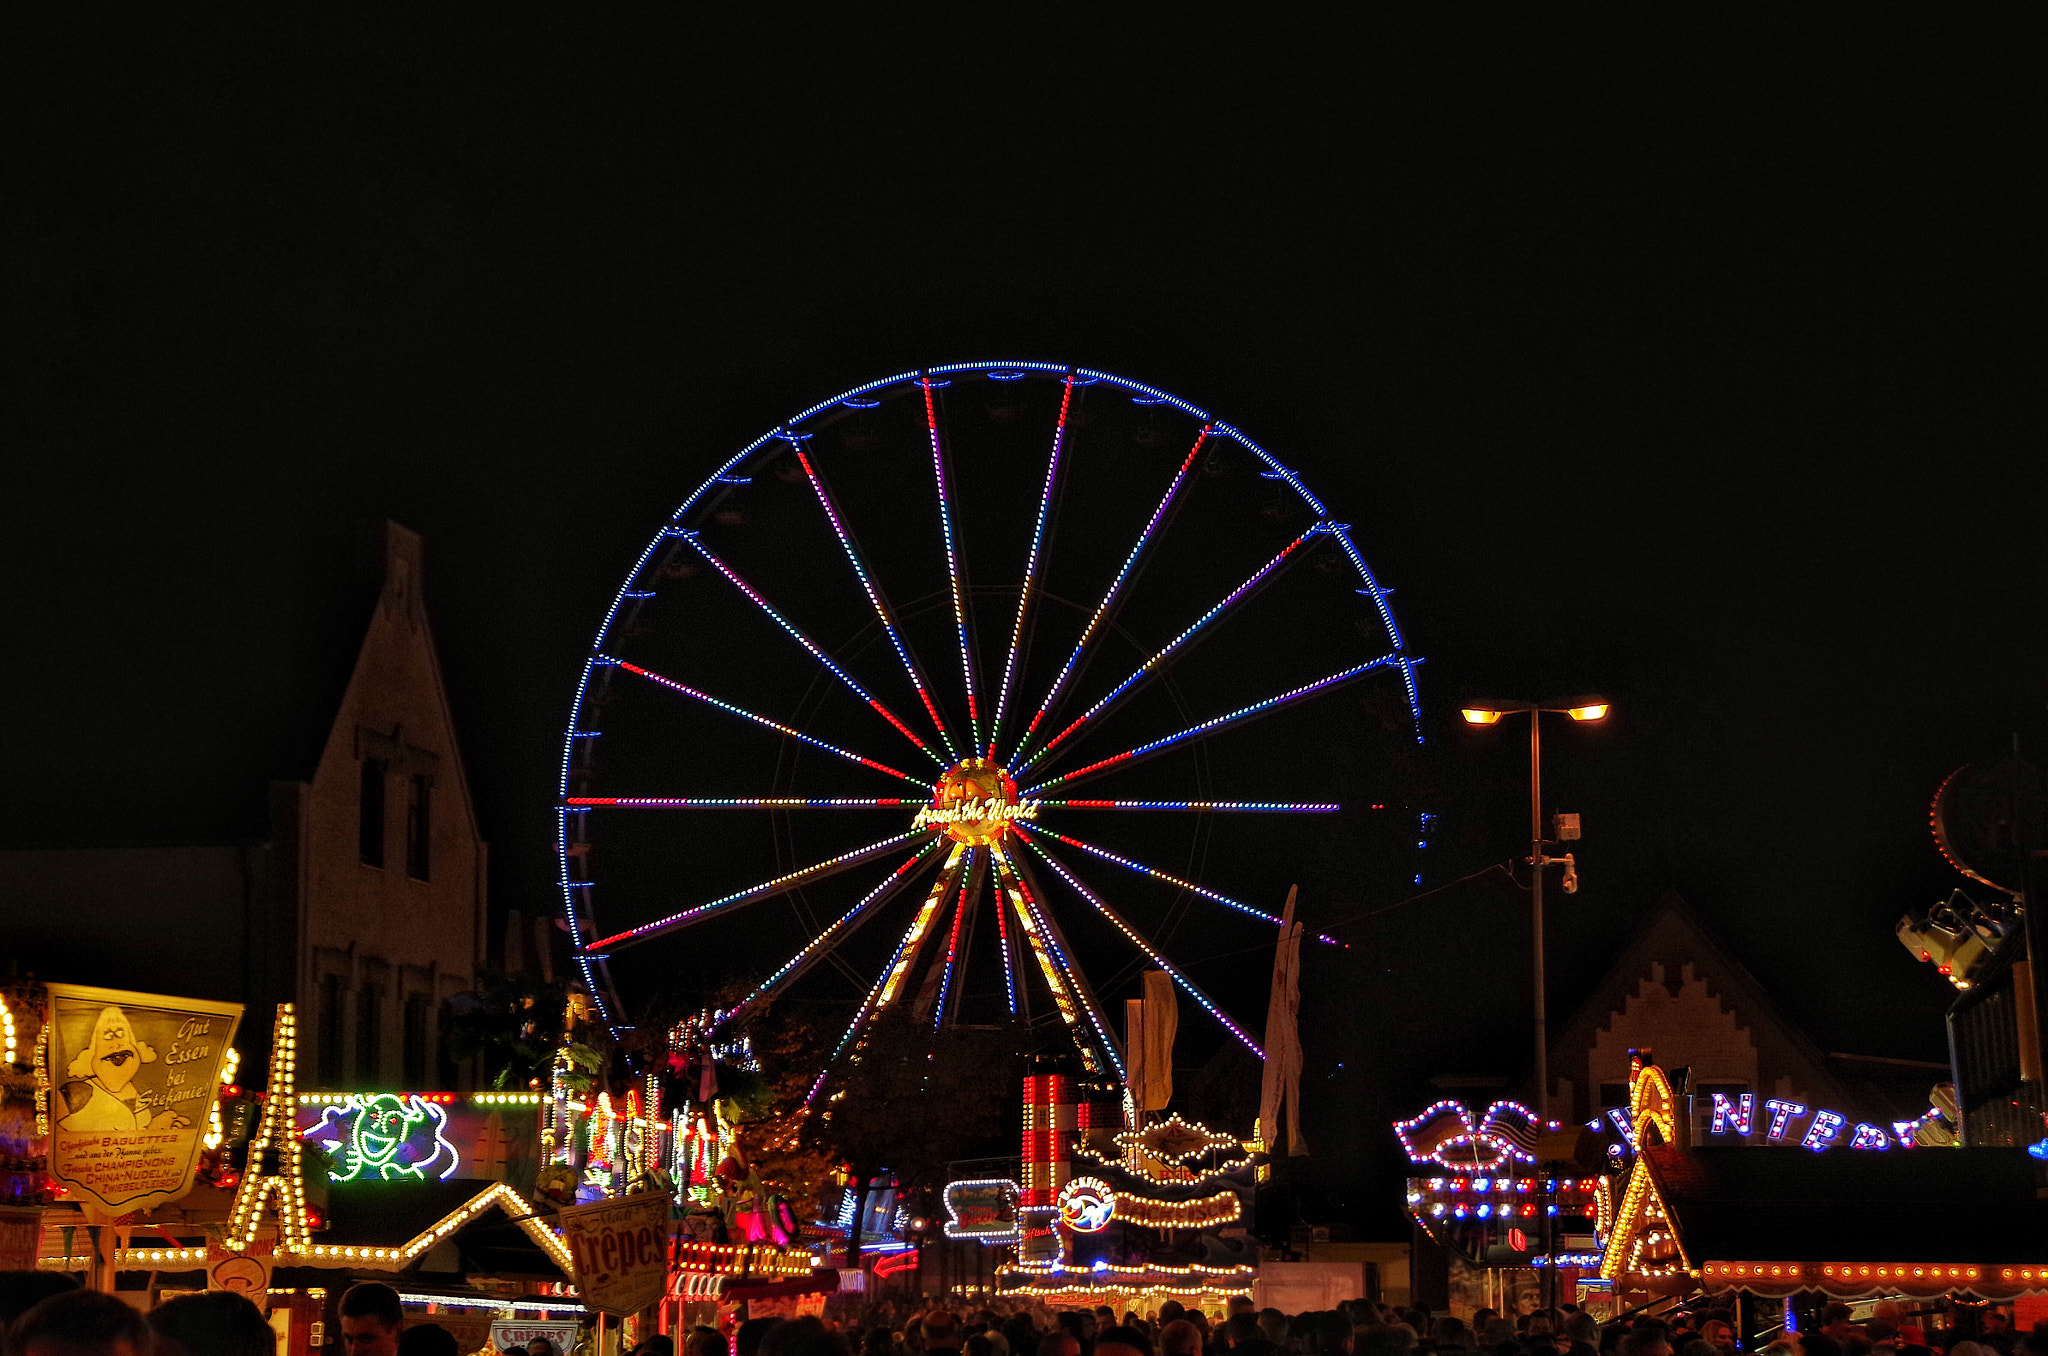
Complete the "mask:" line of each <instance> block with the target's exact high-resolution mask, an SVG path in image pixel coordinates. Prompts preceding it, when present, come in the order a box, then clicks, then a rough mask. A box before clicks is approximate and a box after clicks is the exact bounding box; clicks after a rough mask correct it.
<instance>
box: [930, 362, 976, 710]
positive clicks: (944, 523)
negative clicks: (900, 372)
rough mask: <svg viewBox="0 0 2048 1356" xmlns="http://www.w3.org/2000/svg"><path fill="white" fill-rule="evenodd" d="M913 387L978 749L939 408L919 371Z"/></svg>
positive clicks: (963, 591)
mask: <svg viewBox="0 0 2048 1356" xmlns="http://www.w3.org/2000/svg"><path fill="white" fill-rule="evenodd" d="M917 384H918V385H919V386H921V387H923V388H924V424H925V430H926V431H927V432H928V433H929V434H930V435H931V442H932V479H933V481H934V483H936V484H937V486H938V489H939V532H940V534H941V535H942V536H943V537H944V539H945V543H946V577H947V579H948V581H949V582H950V583H951V585H952V589H953V625H954V628H955V629H956V630H957V631H958V632H959V635H960V677H961V679H962V681H963V682H965V683H966V685H967V729H968V734H969V736H970V739H969V743H970V745H971V746H972V747H974V748H977V749H978V748H980V747H981V707H980V705H979V704H978V703H977V702H976V700H975V694H974V652H973V650H972V648H971V647H970V646H969V645H968V643H967V590H966V589H965V587H964V586H963V585H962V584H961V581H960V552H959V548H958V547H957V546H956V545H955V544H954V541H953V506H952V502H951V501H950V500H949V499H948V498H947V496H946V454H945V451H944V449H943V448H942V446H941V445H940V442H939V409H938V406H937V404H935V403H934V402H933V400H932V390H933V389H934V388H933V383H932V379H931V378H930V377H929V376H927V375H925V374H924V373H922V372H920V373H919V374H918V378H917ZM939 384H940V385H944V384H945V383H943V382H942V383H939Z"/></svg>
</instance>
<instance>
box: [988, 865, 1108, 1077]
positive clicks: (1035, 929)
mask: <svg viewBox="0 0 2048 1356" xmlns="http://www.w3.org/2000/svg"><path fill="white" fill-rule="evenodd" d="M989 850H990V853H991V855H992V856H993V858H994V861H995V865H996V871H997V872H998V873H999V874H1000V875H1001V877H1002V878H1003V880H1004V882H1005V884H1006V885H1007V886H1008V887H1009V890H1010V900H1011V903H1012V905H1013V906H1014V907H1015V908H1016V910H1017V921H1018V923H1019V924H1020V925H1021V926H1022V927H1023V929H1024V936H1025V938H1026V940H1027V941H1029V942H1030V944H1031V948H1032V953H1033V954H1034V955H1035V956H1036V957H1037V958H1038V965H1039V969H1040V970H1041V971H1042V972H1043V973H1044V975H1045V982H1046V984H1047V986H1048V987H1050V988H1051V989H1052V991H1053V1000H1054V1003H1055V1005H1056V1006H1058V1008H1059V1010H1060V1016H1061V1018H1062V1019H1064V1020H1065V1021H1066V1023H1067V1029H1068V1030H1069V1031H1070V1032H1072V1033H1074V1035H1075V1038H1076V1039H1075V1044H1076V1045H1077V1046H1079V1047H1080V1050H1081V1061H1082V1063H1083V1065H1084V1066H1086V1067H1087V1069H1088V1071H1089V1072H1090V1073H1099V1072H1101V1069H1102V1062H1101V1060H1102V1056H1106V1057H1107V1058H1108V1061H1109V1063H1110V1064H1111V1065H1112V1066H1113V1067H1114V1068H1115V1070H1116V1076H1117V1077H1118V1078H1122V1077H1123V1076H1124V1060H1123V1053H1122V1051H1121V1050H1119V1049H1118V1047H1117V1043H1116V1040H1115V1038H1113V1037H1112V1036H1111V1035H1110V1034H1109V1023H1108V1022H1106V1021H1104V1020H1103V1017H1102V1013H1101V1011H1100V1010H1099V1009H1098V1008H1097V1007H1096V1005H1095V1001H1094V997H1093V995H1091V994H1090V993H1089V992H1088V989H1087V985H1086V981H1085V980H1083V979H1082V977H1081V975H1080V973H1079V971H1078V970H1077V969H1076V968H1075V966H1074V963H1073V961H1072V960H1071V959H1069V957H1068V952H1067V947H1066V944H1065V941H1064V940H1063V939H1062V938H1061V937H1060V935H1059V932H1058V930H1057V929H1056V927H1055V925H1054V924H1053V922H1052V920H1051V918H1050V917H1048V916H1047V914H1046V913H1045V911H1044V910H1043V909H1042V908H1041V907H1040V905H1039V901H1038V898H1037V896H1036V895H1035V894H1034V893H1033V891H1032V889H1031V886H1030V883H1029V882H1028V881H1026V880H1025V879H1024V873H1023V872H1022V871H1020V870H1019V869H1018V867H1017V864H1016V863H1015V862H1013V861H1011V860H1010V856H1009V854H1008V853H1007V852H1005V851H1004V850H1003V847H1002V845H1001V844H1000V843H994V844H991V845H990V848H989ZM1083 1020H1086V1022H1087V1023H1088V1025H1089V1026H1091V1027H1093V1028H1094V1031H1095V1035H1096V1037H1097V1038H1098V1039H1099V1040H1100V1041H1101V1043H1102V1044H1101V1051H1102V1056H1098V1055H1097V1054H1096V1053H1095V1052H1094V1051H1093V1050H1091V1049H1090V1048H1089V1042H1087V1041H1085V1040H1082V1039H1080V1036H1081V1023H1082V1021H1083Z"/></svg>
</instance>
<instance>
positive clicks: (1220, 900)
mask: <svg viewBox="0 0 2048 1356" xmlns="http://www.w3.org/2000/svg"><path fill="white" fill-rule="evenodd" d="M1013 827H1015V828H1019V829H1023V830H1025V831H1026V832H1028V833H1031V834H1033V835H1034V836H1035V835H1038V834H1045V835H1046V836H1048V837H1051V838H1057V839H1059V840H1060V841H1061V842H1062V843H1065V844H1066V845H1067V846H1068V847H1074V848H1079V849H1081V851H1083V852H1085V853H1088V854H1089V855H1090V856H1093V857H1100V858H1101V859H1102V860H1103V861H1105V862H1115V863H1116V864H1117V865H1118V866H1121V867H1123V868H1124V869H1125V870H1127V871H1135V872H1137V873H1138V874H1139V875H1141V876H1150V877H1152V879H1154V880H1159V881H1164V882H1166V883H1167V884H1168V885H1171V886H1175V887H1176V888H1178V889H1182V890H1186V891H1187V892H1188V893H1189V894H1196V895H1200V896H1201V897H1202V898H1204V899H1206V900H1210V901H1212V902H1214V903H1217V904H1221V905H1223V906H1224V907H1225V908H1230V909H1236V910H1237V911H1238V912H1239V913H1248V914H1250V915H1251V916H1252V917H1254V918H1256V919H1258V920H1259V921H1260V922H1263V923H1271V924H1272V925H1273V926H1274V927H1276V928H1277V927H1280V926H1282V923H1281V920H1280V918H1279V916H1278V915H1276V914H1270V913H1267V912H1266V911H1265V910H1264V909H1255V908H1253V907H1252V906H1251V905H1249V904H1246V903H1243V902H1241V901H1239V900H1235V899H1232V898H1231V897H1230V896H1229V895H1219V894H1217V893H1216V892H1215V891H1214V890H1208V889H1204V888H1203V887H1202V886H1199V885H1197V884H1195V883H1194V882H1193V881H1187V880H1182V879H1181V878H1180V877H1179V876H1169V875H1167V874H1166V873H1165V872H1164V871H1157V870H1154V869H1153V868H1152V867H1149V866H1147V865H1145V864H1144V863H1143V862H1134V861H1132V860H1131V859H1130V858H1129V857H1119V856H1118V855H1117V854H1116V853H1114V852H1111V851H1110V850H1109V849H1107V848H1099V847H1096V846H1095V845H1094V844H1093V843H1084V842H1082V841H1081V840H1080V839H1078V838H1069V837H1068V836H1067V835H1066V834H1064V833H1056V832H1054V831H1053V830H1051V829H1043V828H1040V827H1039V826H1038V825H1036V824H1026V823H1023V822H1022V821H1015V822H1013ZM1316 940H1317V941H1319V942H1327V943H1329V944H1330V945H1331V946H1343V945H1344V943H1342V942H1340V941H1338V940H1337V939H1336V938H1335V937H1325V936H1323V935H1322V934H1320V933H1318V934H1317V935H1316Z"/></svg>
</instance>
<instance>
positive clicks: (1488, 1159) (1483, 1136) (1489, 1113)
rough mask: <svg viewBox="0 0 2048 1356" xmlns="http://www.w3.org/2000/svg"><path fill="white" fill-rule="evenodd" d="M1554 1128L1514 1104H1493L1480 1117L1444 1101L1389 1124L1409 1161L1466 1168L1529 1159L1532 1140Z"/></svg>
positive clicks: (1533, 1151)
mask: <svg viewBox="0 0 2048 1356" xmlns="http://www.w3.org/2000/svg"><path fill="white" fill-rule="evenodd" d="M1556 1128H1557V1126H1556V1124H1555V1123H1554V1122H1553V1123H1548V1124H1546V1123H1545V1122H1543V1121H1540V1120H1538V1119H1537V1117H1536V1113H1535V1112H1533V1111H1531V1110H1529V1108H1528V1107H1525V1106H1523V1105H1522V1104H1521V1103H1520V1102H1495V1103H1494V1104H1493V1105H1492V1106H1489V1107H1488V1108H1486V1117H1485V1119H1484V1120H1483V1121H1482V1120H1480V1119H1478V1118H1476V1117H1474V1116H1473V1114H1472V1112H1471V1111H1470V1110H1469V1109H1467V1108H1466V1106H1465V1104H1464V1103H1463V1102H1458V1101H1452V1100H1448V1099H1446V1100H1445V1101H1441V1102H1437V1103H1436V1104H1434V1105H1432V1106H1431V1107H1429V1108H1428V1109H1427V1110H1425V1111H1424V1112H1423V1113H1422V1114H1421V1115H1420V1116H1415V1117H1412V1118H1410V1119H1408V1120H1405V1121H1396V1122H1394V1134H1395V1135H1396V1136H1398V1137H1399V1138H1400V1141H1401V1147H1402V1148H1404V1149H1406V1150H1407V1151H1408V1157H1409V1158H1410V1159H1411V1160H1412V1161H1414V1162H1417V1163H1433V1164H1436V1165H1437V1166H1439V1167H1445V1168H1450V1169H1453V1170H1466V1171H1469V1170H1471V1169H1474V1168H1481V1169H1489V1168H1499V1167H1511V1166H1512V1165H1513V1164H1515V1163H1534V1162H1535V1161H1536V1141H1537V1140H1538V1138H1540V1137H1541V1135H1542V1134H1543V1132H1544V1131H1545V1130H1554V1129H1556Z"/></svg>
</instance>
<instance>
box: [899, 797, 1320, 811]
mask: <svg viewBox="0 0 2048 1356" xmlns="http://www.w3.org/2000/svg"><path fill="white" fill-rule="evenodd" d="M903 803H904V804H905V805H908V804H910V803H911V802H910V801H907V800H906V801H904V802H903ZM1035 803H1036V804H1038V805H1041V806H1053V807H1056V808H1062V809H1068V810H1188V811H1193V812H1195V813H1198V814H1199V813H1206V812H1208V811H1211V810H1220V811H1223V812H1225V813H1244V814H1288V815H1328V814H1335V813H1336V812H1337V811H1339V810H1341V809H1343V808H1344V807H1343V806H1341V805H1339V804H1337V803H1335V802H1334V801H1325V802H1315V801H1279V800H1040V801H1037V802H1035Z"/></svg>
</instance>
